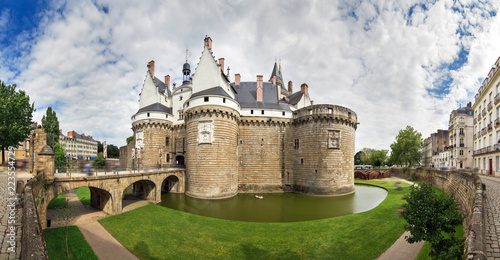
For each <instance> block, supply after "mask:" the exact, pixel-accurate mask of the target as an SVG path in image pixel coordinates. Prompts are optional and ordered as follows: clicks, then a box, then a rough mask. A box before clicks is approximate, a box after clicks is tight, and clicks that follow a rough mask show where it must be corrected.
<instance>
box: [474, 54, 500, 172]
mask: <svg viewBox="0 0 500 260" xmlns="http://www.w3.org/2000/svg"><path fill="white" fill-rule="evenodd" d="M499 67H500V57H499V58H498V59H497V61H496V62H495V65H493V67H492V68H491V69H490V72H489V73H488V75H487V76H486V77H485V79H484V81H483V84H482V85H481V87H480V88H479V90H478V93H477V94H476V95H475V97H474V98H475V102H474V105H473V106H472V108H473V110H474V119H473V123H474V134H473V139H474V152H473V156H474V167H475V168H477V170H478V171H479V173H480V174H484V175H491V176H498V175H499V174H500V144H499V139H500V73H498V71H499Z"/></svg>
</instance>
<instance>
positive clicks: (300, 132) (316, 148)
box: [293, 105, 357, 195]
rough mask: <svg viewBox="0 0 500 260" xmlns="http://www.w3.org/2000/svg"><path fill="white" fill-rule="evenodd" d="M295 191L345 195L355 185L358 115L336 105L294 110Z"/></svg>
mask: <svg viewBox="0 0 500 260" xmlns="http://www.w3.org/2000/svg"><path fill="white" fill-rule="evenodd" d="M293 124H294V130H295V131H294V133H293V138H294V140H293V142H294V144H295V149H294V151H293V153H295V159H294V168H295V169H294V172H295V174H294V185H293V187H294V190H295V191H297V192H301V193H307V194H314V195H343V194H349V193H352V192H354V191H355V188H354V153H355V145H354V136H355V135H354V134H355V131H356V128H357V116H356V113H354V111H352V110H351V109H348V108H345V107H341V106H336V105H314V106H308V107H304V108H301V109H299V110H297V111H295V112H294V122H293Z"/></svg>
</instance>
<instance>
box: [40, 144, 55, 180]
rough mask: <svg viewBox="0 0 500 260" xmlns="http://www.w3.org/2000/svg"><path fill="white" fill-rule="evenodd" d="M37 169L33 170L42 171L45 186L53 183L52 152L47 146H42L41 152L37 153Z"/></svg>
mask: <svg viewBox="0 0 500 260" xmlns="http://www.w3.org/2000/svg"><path fill="white" fill-rule="evenodd" d="M37 161H38V162H39V167H40V168H38V169H35V170H37V171H38V170H42V169H43V174H44V176H45V179H46V180H47V184H51V183H52V182H54V168H55V167H54V151H52V148H50V146H48V145H44V146H43V147H42V150H41V151H40V152H39V153H38V160H37Z"/></svg>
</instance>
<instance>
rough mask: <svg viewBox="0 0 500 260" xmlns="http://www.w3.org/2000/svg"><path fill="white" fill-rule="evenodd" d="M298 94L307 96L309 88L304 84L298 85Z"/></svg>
mask: <svg viewBox="0 0 500 260" xmlns="http://www.w3.org/2000/svg"><path fill="white" fill-rule="evenodd" d="M300 93H303V94H306V95H309V87H308V86H307V84H306V83H302V85H300Z"/></svg>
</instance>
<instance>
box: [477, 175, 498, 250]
mask: <svg viewBox="0 0 500 260" xmlns="http://www.w3.org/2000/svg"><path fill="white" fill-rule="evenodd" d="M480 177H481V181H482V182H483V183H484V184H485V185H486V200H485V212H486V220H485V224H486V252H487V253H486V256H487V257H488V259H494V260H500V237H499V236H500V178H498V177H497V178H495V177H486V176H480Z"/></svg>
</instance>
